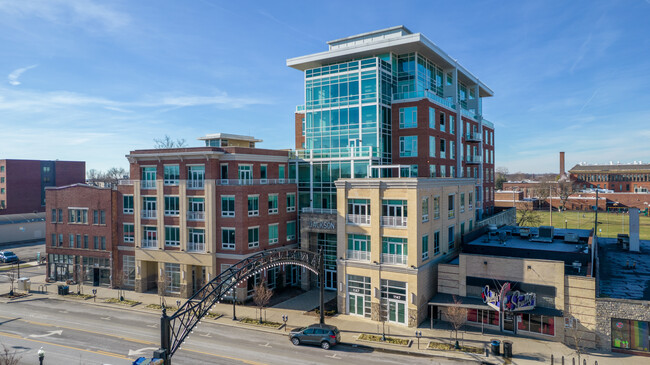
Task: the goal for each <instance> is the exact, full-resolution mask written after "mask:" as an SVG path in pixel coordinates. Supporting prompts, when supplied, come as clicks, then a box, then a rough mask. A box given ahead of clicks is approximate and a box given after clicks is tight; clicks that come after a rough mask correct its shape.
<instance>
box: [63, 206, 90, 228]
mask: <svg viewBox="0 0 650 365" xmlns="http://www.w3.org/2000/svg"><path fill="white" fill-rule="evenodd" d="M68 222H69V223H74V224H88V208H68Z"/></svg>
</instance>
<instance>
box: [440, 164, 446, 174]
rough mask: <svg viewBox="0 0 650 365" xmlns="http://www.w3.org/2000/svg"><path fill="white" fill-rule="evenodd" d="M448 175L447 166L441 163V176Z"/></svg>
mask: <svg viewBox="0 0 650 365" xmlns="http://www.w3.org/2000/svg"><path fill="white" fill-rule="evenodd" d="M446 176H447V166H445V165H440V177H446Z"/></svg>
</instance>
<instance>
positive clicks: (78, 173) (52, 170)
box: [0, 160, 86, 215]
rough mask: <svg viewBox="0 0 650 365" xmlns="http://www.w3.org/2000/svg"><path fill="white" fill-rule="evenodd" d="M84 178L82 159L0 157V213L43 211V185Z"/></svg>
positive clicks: (76, 181)
mask: <svg viewBox="0 0 650 365" xmlns="http://www.w3.org/2000/svg"><path fill="white" fill-rule="evenodd" d="M85 181H86V163H85V162H83V161H58V160H57V161H41V160H0V215H1V214H20V213H35V212H42V211H44V210H45V188H46V187H49V186H65V185H70V184H75V183H84V182H85Z"/></svg>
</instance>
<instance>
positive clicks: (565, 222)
mask: <svg viewBox="0 0 650 365" xmlns="http://www.w3.org/2000/svg"><path fill="white" fill-rule="evenodd" d="M567 222H568V221H567V220H566V219H565V220H564V229H566V226H567Z"/></svg>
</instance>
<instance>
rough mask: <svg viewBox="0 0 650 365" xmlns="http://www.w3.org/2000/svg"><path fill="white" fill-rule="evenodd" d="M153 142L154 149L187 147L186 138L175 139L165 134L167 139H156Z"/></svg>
mask: <svg viewBox="0 0 650 365" xmlns="http://www.w3.org/2000/svg"><path fill="white" fill-rule="evenodd" d="M153 141H154V142H155V144H154V148H158V149H163V148H183V147H187V143H185V139H184V138H177V139H173V138H172V137H170V136H169V135H167V134H165V137H163V138H154V139H153Z"/></svg>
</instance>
